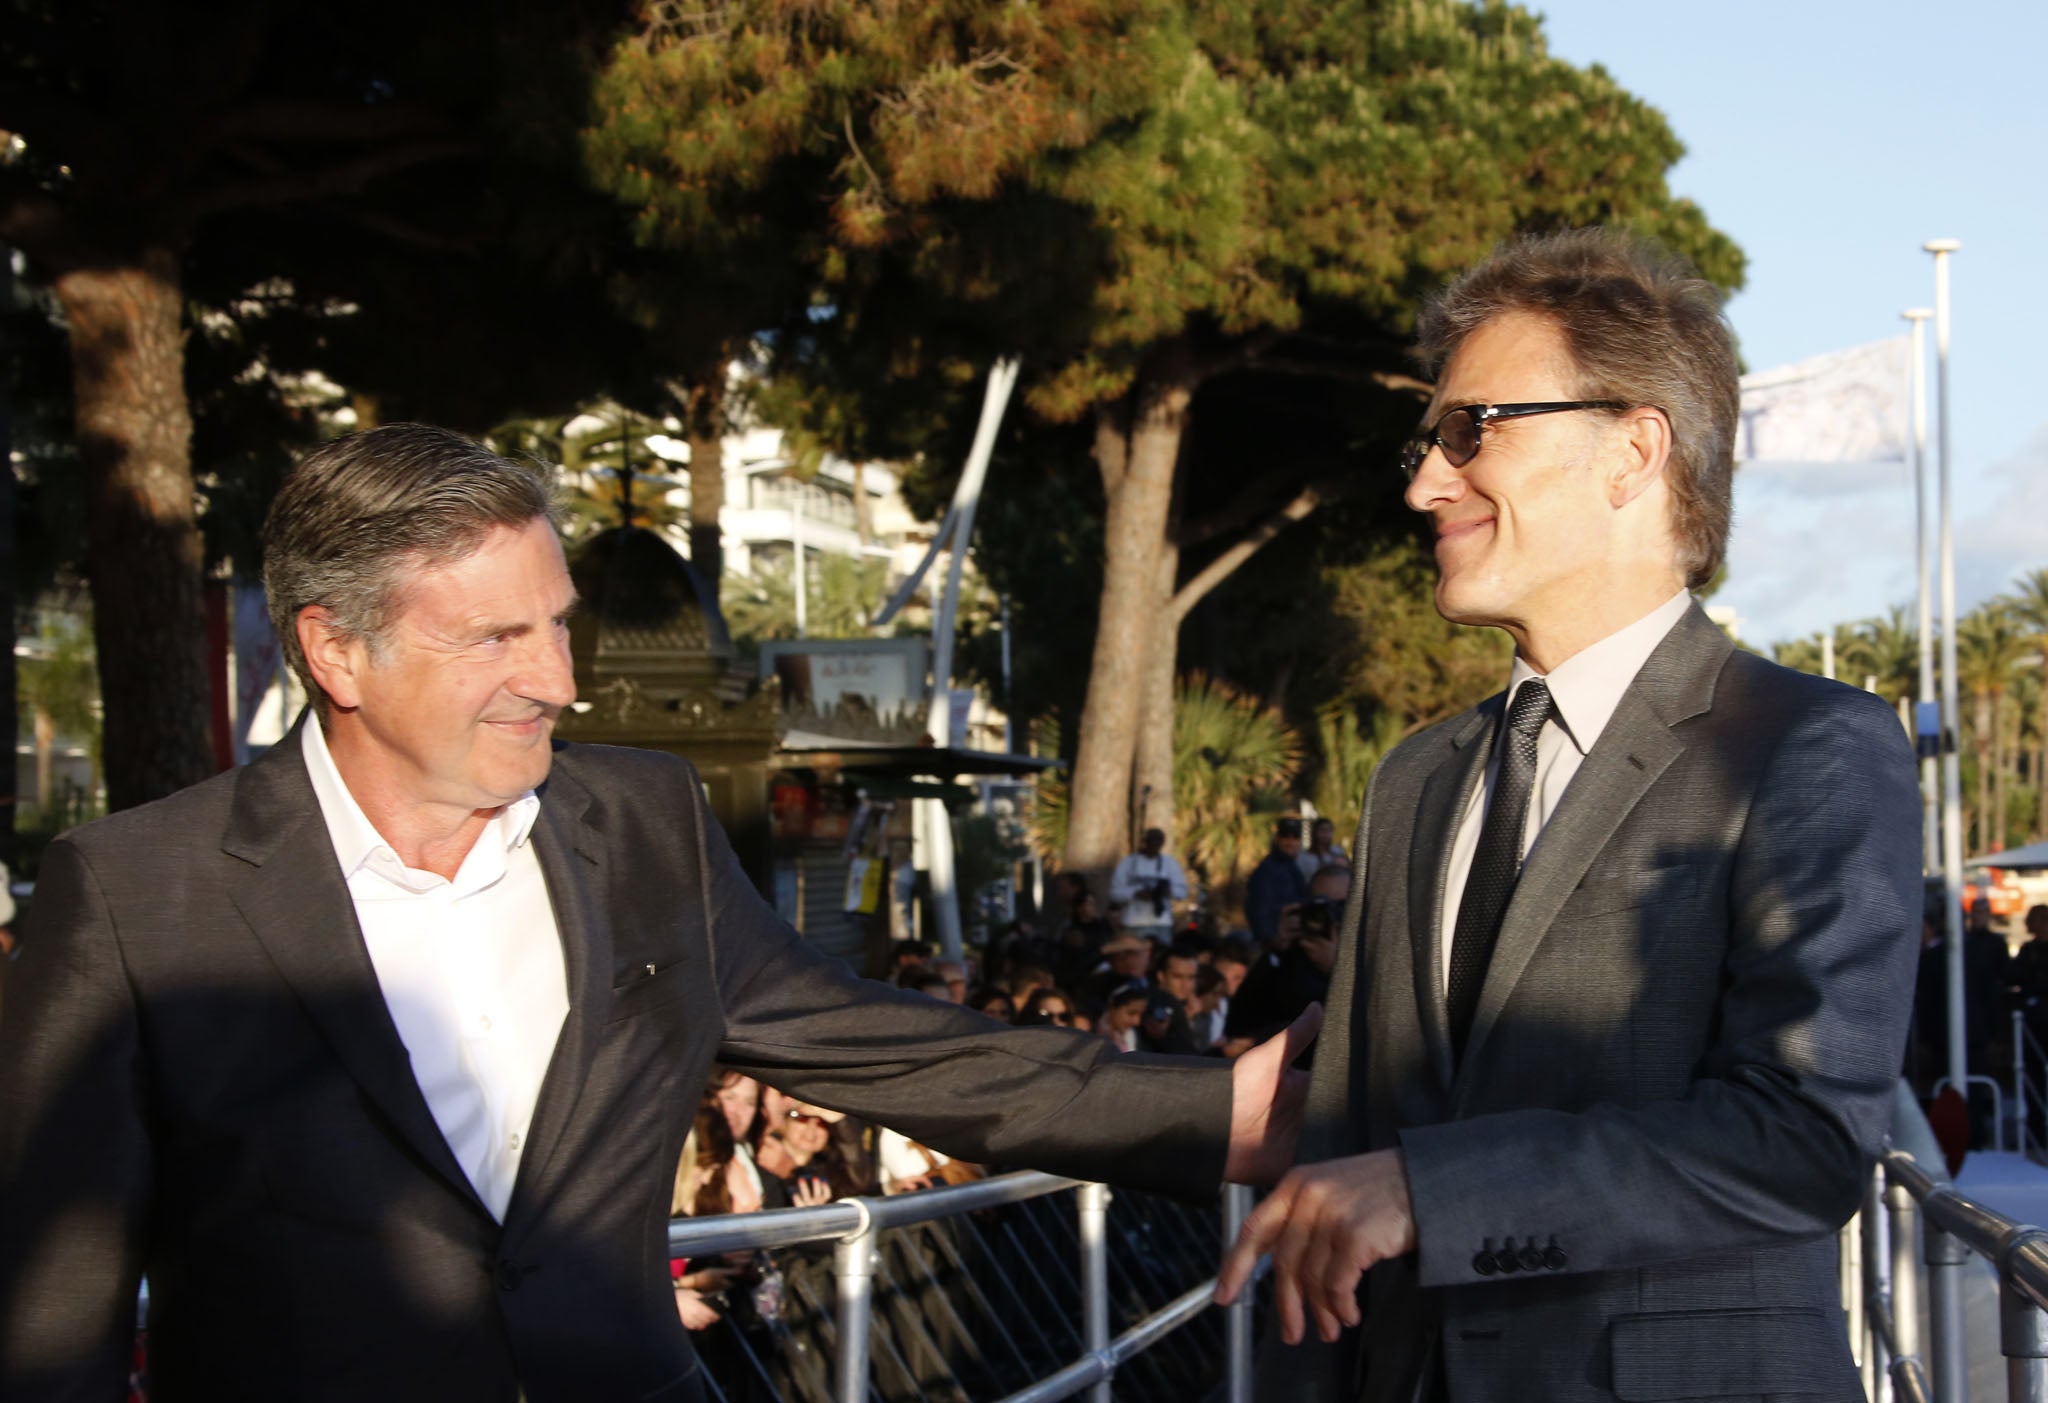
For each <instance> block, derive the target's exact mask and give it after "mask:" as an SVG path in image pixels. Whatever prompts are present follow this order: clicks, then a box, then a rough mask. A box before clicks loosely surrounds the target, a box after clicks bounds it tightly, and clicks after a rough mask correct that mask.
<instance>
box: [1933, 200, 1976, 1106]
mask: <svg viewBox="0 0 2048 1403" xmlns="http://www.w3.org/2000/svg"><path fill="white" fill-rule="evenodd" d="M1962 246H1963V245H1962V243H1961V241H1960V240H1957V239H1929V240H1928V241H1927V242H1926V243H1925V244H1924V245H1923V246H1922V247H1924V248H1925V249H1926V250H1927V251H1928V252H1929V253H1931V254H1933V255H1934V354H1935V382H1934V384H1935V397H1936V400H1937V402H1938V404H1939V407H1940V410H1941V434H1940V437H1939V438H1938V439H1937V440H1936V444H1937V447H1938V450H1939V458H1938V462H1939V467H1940V490H1941V872H1942V889H1943V890H1942V898H1943V904H1944V905H1945V906H1946V907H1947V908H1948V910H1947V916H1948V922H1947V929H1948V952H1947V953H1948V962H1947V963H1948V1075H1949V1079H1950V1081H1952V1082H1953V1083H1954V1084H1955V1088H1956V1090H1957V1091H1958V1092H1960V1093H1961V1094H1962V1097H1963V1102H1964V1104H1965V1105H1967V1104H1968V1103H1969V1099H1970V1083H1969V1081H1968V1077H1969V1074H1970V1066H1969V1044H1968V1042H1967V1041H1966V1030H1965V1029H1964V1027H1963V903H1962V894H1963V770H1962V757H1961V756H1960V755H1958V754H1957V746H1956V737H1957V736H1958V734H1959V732H1958V731H1957V726H1958V718H1959V717H1960V715H1961V712H1960V710H1959V709H1958V705H1957V701H1956V539H1955V511H1954V491H1953V480H1952V479H1953V474H1952V472H1951V467H1952V460H1951V456H1950V451H1949V450H1950V447H1951V441H1952V440H1953V438H1954V434H1953V432H1952V431H1951V424H1952V421H1953V419H1954V417H1955V416H1954V415H1953V414H1952V413H1950V411H1949V399H1948V333H1949V305H1948V258H1949V255H1950V254H1952V253H1954V252H1955V251H1956V250H1957V249H1959V248H1961V247H1962Z"/></svg>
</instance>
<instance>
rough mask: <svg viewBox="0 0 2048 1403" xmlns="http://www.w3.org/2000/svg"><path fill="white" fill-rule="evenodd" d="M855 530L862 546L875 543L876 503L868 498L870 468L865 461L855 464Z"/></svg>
mask: <svg viewBox="0 0 2048 1403" xmlns="http://www.w3.org/2000/svg"><path fill="white" fill-rule="evenodd" d="M853 530H854V534H855V535H856V536H858V537H859V538H860V543H861V545H862V546H868V545H872V544H873V543H874V539H875V504H874V503H873V502H870V501H869V500H868V468H867V464H865V463H855V464H854V465H853Z"/></svg>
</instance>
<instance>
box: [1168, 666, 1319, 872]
mask: <svg viewBox="0 0 2048 1403" xmlns="http://www.w3.org/2000/svg"><path fill="white" fill-rule="evenodd" d="M1300 769H1301V738H1300V737H1299V736H1298V735H1296V734H1295V731H1294V729H1293V727H1291V726H1289V725H1288V724H1287V722H1286V721H1285V720H1284V719H1282V717H1281V715H1280V713H1279V712H1278V711H1276V710H1274V709H1273V708H1271V707H1269V706H1266V705H1264V704H1263V703H1261V702H1260V701H1259V700H1258V699H1257V698H1255V697H1252V696H1250V695H1248V694H1246V693H1244V692H1241V691H1239V690H1238V689H1237V688H1235V687H1232V686H1230V685H1229V684H1228V683H1224V682H1219V681H1216V680H1214V679H1212V678H1209V677H1205V676H1203V675H1202V674H1200V673H1196V674H1194V675H1193V676H1191V677H1189V678H1187V679H1186V680H1184V681H1182V682H1181V683H1180V684H1179V686H1178V687H1176V688H1175V691H1174V709H1173V788H1174V808H1175V819H1176V823H1177V825H1178V827H1179V829H1180V832H1179V833H1178V834H1177V835H1176V841H1177V845H1178V846H1179V848H1180V850H1181V853H1182V854H1183V855H1184V856H1185V857H1186V858H1187V859H1188V862H1189V864H1190V865H1191V866H1193V867H1194V868H1195V869H1196V870H1197V871H1199V872H1200V873H1201V875H1202V878H1203V880H1204V881H1205V883H1206V884H1207V885H1208V888H1209V891H1210V893H1211V894H1212V897H1214V898H1217V899H1218V905H1219V906H1225V907H1229V908H1231V909H1235V908H1236V907H1238V906H1239V905H1241V904H1242V901H1243V892H1244V883H1245V882H1246V880H1248V879H1249V878H1250V876H1251V870H1252V868H1253V867H1255V866H1256V865H1257V864H1258V862H1259V859H1260V858H1262V857H1263V856H1265V853H1266V848H1267V846H1268V842H1269V839H1270V835H1271V831H1272V821H1273V820H1274V819H1277V818H1279V817H1280V816H1281V815H1282V814H1284V813H1286V812H1287V811H1288V809H1289V808H1290V806H1291V805H1290V801H1289V799H1288V786H1289V785H1291V784H1292V783H1293V782H1294V777H1295V775H1296V774H1298V773H1299V772H1300Z"/></svg>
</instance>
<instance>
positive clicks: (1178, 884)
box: [1109, 828, 1188, 940]
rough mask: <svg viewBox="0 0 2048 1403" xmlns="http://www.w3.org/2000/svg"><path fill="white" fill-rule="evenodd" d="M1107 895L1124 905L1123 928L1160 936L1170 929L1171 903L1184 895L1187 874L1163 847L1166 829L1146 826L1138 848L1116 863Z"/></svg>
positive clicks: (1137, 932) (1171, 924)
mask: <svg viewBox="0 0 2048 1403" xmlns="http://www.w3.org/2000/svg"><path fill="white" fill-rule="evenodd" d="M1109 899H1110V900H1111V901H1112V902H1118V901H1120V902H1122V903H1123V905H1124V921H1123V924H1124V929H1126V930H1128V931H1131V932H1132V933H1133V934H1136V935H1157V936H1159V937H1160V938H1161V939H1162V940H1163V939H1165V938H1166V936H1167V933H1168V932H1169V931H1171V930H1172V929H1173V903H1174V902H1176V901H1186V900H1187V899H1188V878H1187V874H1186V873H1185V872H1183V871H1181V867H1180V863H1179V862H1178V861H1177V860H1175V858H1174V857H1173V855H1172V854H1171V853H1169V852H1167V851H1166V831H1165V830H1164V829H1161V828H1148V829H1146V830H1145V836H1144V837H1143V838H1142V839H1140V840H1139V844H1138V850H1137V851H1136V852H1134V853H1132V854H1130V855H1129V856H1128V857H1126V858H1124V860H1123V861H1121V862H1119V863H1118V864H1117V865H1116V871H1115V872H1114V873H1112V874H1111V876H1110V879H1109Z"/></svg>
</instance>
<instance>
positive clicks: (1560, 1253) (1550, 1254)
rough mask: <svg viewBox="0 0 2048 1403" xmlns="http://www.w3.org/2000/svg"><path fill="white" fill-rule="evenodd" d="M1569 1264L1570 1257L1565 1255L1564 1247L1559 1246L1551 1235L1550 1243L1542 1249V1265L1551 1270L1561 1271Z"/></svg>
mask: <svg viewBox="0 0 2048 1403" xmlns="http://www.w3.org/2000/svg"><path fill="white" fill-rule="evenodd" d="M1570 1264H1571V1258H1569V1257H1567V1256H1565V1254H1564V1249H1563V1248H1562V1247H1559V1246H1558V1245H1557V1239H1556V1238H1555V1237H1552V1238H1551V1239H1550V1245H1549V1246H1548V1247H1546V1248H1544V1249H1543V1265H1544V1266H1546V1267H1549V1268H1550V1269H1551V1270H1552V1271H1563V1270H1564V1269H1565V1268H1566V1267H1567V1266H1569V1265H1570Z"/></svg>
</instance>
